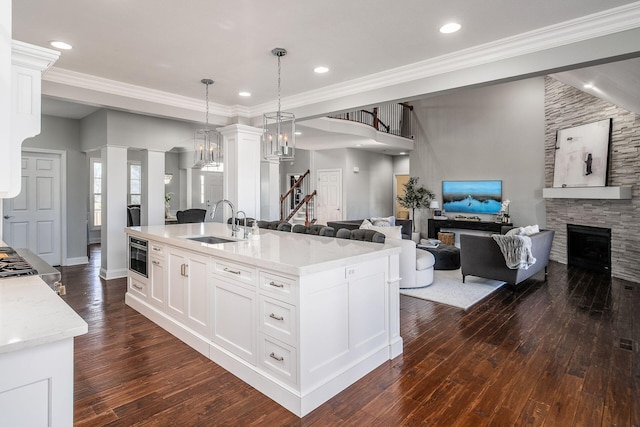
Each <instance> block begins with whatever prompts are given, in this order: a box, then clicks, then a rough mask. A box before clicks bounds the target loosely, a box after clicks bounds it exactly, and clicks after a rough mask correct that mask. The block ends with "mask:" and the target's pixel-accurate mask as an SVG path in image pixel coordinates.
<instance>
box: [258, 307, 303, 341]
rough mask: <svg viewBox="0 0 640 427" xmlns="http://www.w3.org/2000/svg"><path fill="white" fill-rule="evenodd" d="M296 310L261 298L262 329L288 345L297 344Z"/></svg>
mask: <svg viewBox="0 0 640 427" xmlns="http://www.w3.org/2000/svg"><path fill="white" fill-rule="evenodd" d="M296 325H297V318H296V308H295V306H293V305H291V304H287V303H285V302H281V301H278V300H275V299H273V298H269V297H266V296H264V295H262V296H260V328H261V329H262V331H263V332H264V333H265V334H267V335H270V336H272V337H275V338H278V339H279V340H281V341H284V342H286V343H287V344H291V345H296V344H297V341H298V340H297V334H296Z"/></svg>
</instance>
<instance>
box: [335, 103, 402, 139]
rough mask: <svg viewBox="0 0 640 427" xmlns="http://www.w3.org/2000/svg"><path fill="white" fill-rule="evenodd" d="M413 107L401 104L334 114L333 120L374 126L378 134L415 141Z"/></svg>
mask: <svg viewBox="0 0 640 427" xmlns="http://www.w3.org/2000/svg"><path fill="white" fill-rule="evenodd" d="M412 111H413V106H411V105H409V104H407V103H404V102H401V103H392V104H385V105H382V106H379V107H373V109H372V110H371V111H369V110H353V111H347V112H344V113H338V114H332V115H330V116H329V117H330V118H332V119H342V120H349V121H352V122H358V123H362V124H365V125H369V126H372V127H373V128H375V129H376V130H377V131H378V132H385V133H389V134H392V135H396V136H401V137H403V138H410V139H413V134H414V133H413V120H412Z"/></svg>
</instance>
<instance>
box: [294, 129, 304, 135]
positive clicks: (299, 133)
mask: <svg viewBox="0 0 640 427" xmlns="http://www.w3.org/2000/svg"><path fill="white" fill-rule="evenodd" d="M294 133H295V134H296V135H302V132H300V131H299V130H298V131H295V132H294Z"/></svg>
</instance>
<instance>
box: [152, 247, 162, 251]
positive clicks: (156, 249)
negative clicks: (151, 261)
mask: <svg viewBox="0 0 640 427" xmlns="http://www.w3.org/2000/svg"><path fill="white" fill-rule="evenodd" d="M153 250H154V251H156V252H160V251H161V250H162V249H160V248H156V247H154V248H153Z"/></svg>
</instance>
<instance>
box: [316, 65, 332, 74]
mask: <svg viewBox="0 0 640 427" xmlns="http://www.w3.org/2000/svg"><path fill="white" fill-rule="evenodd" d="M313 71H314V72H316V73H318V74H324V73H326V72H328V71H329V69H328V68H327V67H316V68H314V69H313Z"/></svg>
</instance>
